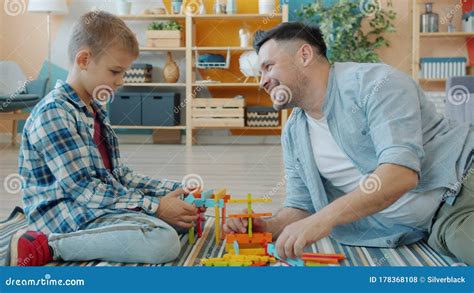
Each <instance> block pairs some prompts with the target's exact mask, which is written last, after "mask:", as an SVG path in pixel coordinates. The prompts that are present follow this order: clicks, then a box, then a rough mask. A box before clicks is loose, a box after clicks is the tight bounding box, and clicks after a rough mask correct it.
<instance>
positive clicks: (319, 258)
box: [266, 244, 346, 267]
mask: <svg viewBox="0 0 474 293" xmlns="http://www.w3.org/2000/svg"><path fill="white" fill-rule="evenodd" d="M266 252H267V254H268V255H271V256H273V257H275V258H276V259H278V260H280V261H281V262H283V263H286V264H288V265H290V266H298V267H302V266H325V265H330V264H334V265H335V264H339V261H341V260H343V259H345V258H346V257H345V255H344V254H325V253H307V252H305V253H303V255H302V257H301V259H291V258H287V259H282V258H280V257H279V256H278V254H277V251H276V249H275V245H274V244H268V245H267V248H266Z"/></svg>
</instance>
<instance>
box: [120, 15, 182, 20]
mask: <svg viewBox="0 0 474 293" xmlns="http://www.w3.org/2000/svg"><path fill="white" fill-rule="evenodd" d="M119 18H121V19H123V20H161V19H173V20H177V19H183V20H184V19H185V18H186V16H185V15H173V14H168V15H119Z"/></svg>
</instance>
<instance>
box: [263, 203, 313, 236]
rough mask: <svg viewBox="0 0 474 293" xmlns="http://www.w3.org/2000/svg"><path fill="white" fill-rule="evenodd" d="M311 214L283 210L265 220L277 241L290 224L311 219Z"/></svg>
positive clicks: (288, 209)
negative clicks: (307, 218)
mask: <svg viewBox="0 0 474 293" xmlns="http://www.w3.org/2000/svg"><path fill="white" fill-rule="evenodd" d="M310 215H311V214H310V213H309V212H307V211H303V210H300V209H295V208H286V207H285V208H282V209H281V210H280V211H278V213H277V214H276V215H275V216H273V217H271V218H269V219H267V220H265V222H266V224H267V229H266V230H267V231H268V232H270V233H272V235H273V238H274V239H276V238H278V236H279V235H280V233H281V232H282V231H283V229H284V228H285V227H286V226H288V225H289V224H291V223H293V222H296V221H299V220H302V219H304V218H306V217H309V216H310Z"/></svg>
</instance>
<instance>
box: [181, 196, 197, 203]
mask: <svg viewBox="0 0 474 293" xmlns="http://www.w3.org/2000/svg"><path fill="white" fill-rule="evenodd" d="M195 200H196V198H195V197H194V196H193V195H192V194H190V195H188V196H187V197H186V198H185V199H184V201H185V202H187V203H189V204H193V203H194V201H195Z"/></svg>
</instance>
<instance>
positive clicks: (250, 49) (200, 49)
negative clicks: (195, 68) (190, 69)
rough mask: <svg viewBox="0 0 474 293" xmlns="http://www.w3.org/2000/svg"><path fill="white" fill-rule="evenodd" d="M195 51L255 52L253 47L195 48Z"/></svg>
mask: <svg viewBox="0 0 474 293" xmlns="http://www.w3.org/2000/svg"><path fill="white" fill-rule="evenodd" d="M193 50H194V51H227V50H231V51H253V50H255V49H254V48H252V47H193Z"/></svg>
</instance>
